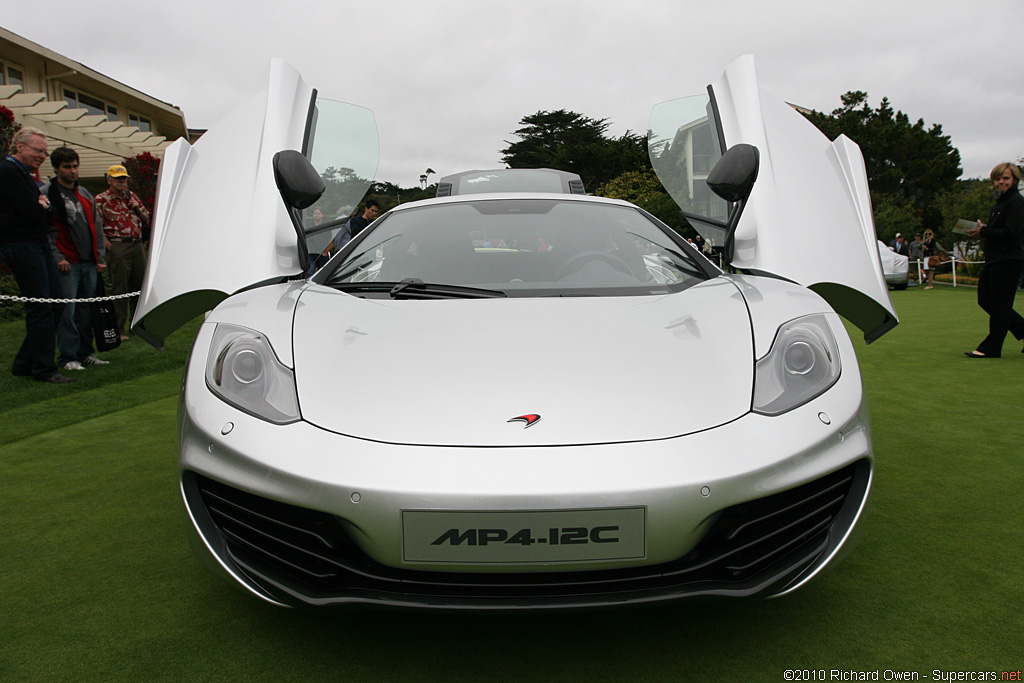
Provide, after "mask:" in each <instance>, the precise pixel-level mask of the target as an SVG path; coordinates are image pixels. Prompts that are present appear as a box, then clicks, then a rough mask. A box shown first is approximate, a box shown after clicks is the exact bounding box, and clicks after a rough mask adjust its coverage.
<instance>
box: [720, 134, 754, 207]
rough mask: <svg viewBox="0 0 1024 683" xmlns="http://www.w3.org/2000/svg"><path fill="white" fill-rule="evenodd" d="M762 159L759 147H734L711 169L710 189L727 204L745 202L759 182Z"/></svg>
mask: <svg viewBox="0 0 1024 683" xmlns="http://www.w3.org/2000/svg"><path fill="white" fill-rule="evenodd" d="M760 159H761V154H760V153H759V152H758V151H757V147H754V146H753V145H747V144H739V145H733V146H732V147H730V148H729V150H728V151H727V152H726V153H725V154H723V155H722V158H721V159H719V160H718V163H716V164H715V167H714V168H713V169H711V173H710V174H709V175H708V179H707V184H708V187H710V188H711V191H712V192H714V193H715V194H717V195H718V196H719V197H721V198H722V199H724V200H725V201H727V202H740V201H743V200H745V199H746V198H747V197H749V196H750V190H751V189H753V187H754V181H755V180H757V171H758V168H759V166H760Z"/></svg>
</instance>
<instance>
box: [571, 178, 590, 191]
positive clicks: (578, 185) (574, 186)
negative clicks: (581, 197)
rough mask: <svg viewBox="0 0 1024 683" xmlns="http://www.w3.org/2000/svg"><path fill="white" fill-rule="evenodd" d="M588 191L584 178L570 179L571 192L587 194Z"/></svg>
mask: <svg viewBox="0 0 1024 683" xmlns="http://www.w3.org/2000/svg"><path fill="white" fill-rule="evenodd" d="M586 193H587V191H586V189H584V187H583V181H582V180H570V181H569V194H586Z"/></svg>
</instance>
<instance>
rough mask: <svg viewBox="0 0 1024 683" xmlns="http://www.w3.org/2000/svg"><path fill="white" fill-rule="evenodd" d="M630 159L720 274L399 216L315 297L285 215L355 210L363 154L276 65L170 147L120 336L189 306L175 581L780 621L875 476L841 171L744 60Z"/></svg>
mask: <svg viewBox="0 0 1024 683" xmlns="http://www.w3.org/2000/svg"><path fill="white" fill-rule="evenodd" d="M650 143H651V156H652V163H653V164H654V166H655V168H656V170H657V171H658V173H659V175H660V177H661V178H662V182H663V183H664V184H665V185H666V187H667V188H668V190H669V191H670V193H671V194H672V195H673V197H674V198H675V199H676V201H677V203H679V205H680V209H681V210H682V211H683V212H684V213H685V214H686V216H687V218H688V219H689V220H690V221H691V223H692V224H693V225H695V226H696V227H697V228H698V229H699V230H700V231H701V232H703V233H704V235H705V237H707V238H710V239H714V240H715V243H716V244H724V245H725V252H724V256H725V258H726V261H727V263H729V264H730V265H731V267H730V272H725V271H723V270H720V269H719V268H718V267H716V266H714V265H712V264H711V263H710V262H709V261H708V260H707V259H705V258H703V257H702V256H700V255H699V254H698V253H697V252H696V250H695V249H694V248H693V247H692V246H691V245H689V244H688V243H687V242H686V240H684V239H682V238H681V237H680V236H679V235H678V234H677V233H676V232H674V231H673V230H672V229H671V228H669V227H668V226H666V225H664V224H663V223H661V222H660V221H659V220H657V219H656V218H654V217H653V216H651V215H650V214H648V213H646V212H645V211H643V210H642V209H640V208H638V207H636V206H633V205H632V204H629V203H627V202H623V201H619V200H612V199H605V198H601V197H593V196H587V195H581V194H575V193H572V192H565V191H564V188H562V187H561V186H560V185H559V186H558V187H557V188H555V190H553V191H552V192H543V191H537V190H536V189H532V190H531V191H529V192H497V193H493V192H492V193H485V194H477V193H468V194H465V193H461V192H453V195H454V196H449V197H439V198H435V199H429V200H425V201H420V202H413V203H408V204H402V205H399V206H397V207H395V208H394V209H392V210H390V211H388V212H387V213H385V214H384V215H383V216H381V217H380V218H379V219H377V220H376V221H375V222H374V223H373V224H372V225H370V226H368V227H367V228H365V229H363V230H362V231H361V232H360V233H359V234H358V235H357V236H356V237H355V238H354V239H353V240H352V241H351V242H350V243H349V244H347V245H346V246H345V247H344V248H343V249H341V251H340V252H339V253H337V254H336V255H335V256H334V257H333V258H332V259H331V260H330V261H329V262H328V263H327V264H326V265H325V266H324V267H323V268H321V269H320V270H319V271H317V272H316V273H315V274H314V275H313V276H312V277H309V278H306V277H304V276H303V272H304V271H305V270H306V266H307V264H308V253H307V252H308V249H307V246H306V243H307V240H308V238H309V237H310V234H311V232H312V231H313V230H316V231H323V230H329V229H331V225H330V224H325V225H322V226H316V227H314V228H307V227H305V226H307V225H308V221H307V215H306V214H307V213H308V212H310V211H311V210H312V209H311V207H312V206H313V204H314V202H316V201H317V199H318V198H319V197H321V196H322V195H324V193H325V192H328V193H332V192H333V193H335V194H332V195H331V197H332V198H331V202H332V203H335V204H338V205H340V204H342V203H343V202H342V200H341V199H339V193H341V194H344V193H348V195H347V196H346V197H345V202H344V203H348V204H355V203H356V201H352V200H351V197H352V196H355V195H356V194H357V193H358V194H359V195H360V196H361V194H362V192H363V191H364V190H365V185H363V186H362V187H359V186H358V185H359V182H361V181H365V183H367V184H368V183H369V179H371V178H372V177H373V174H374V172H375V167H376V131H375V127H374V125H373V117H372V115H371V114H370V113H369V112H368V111H367V110H365V109H360V108H358V107H353V106H351V105H345V104H342V103H337V102H331V101H328V100H326V99H324V98H321V97H320V96H319V94H318V93H317V92H316V91H315V90H313V89H312V88H310V87H309V86H307V85H306V84H305V83H303V81H302V79H301V78H300V77H299V75H298V73H296V72H295V71H294V70H293V69H292V68H291V67H289V66H288V65H286V64H285V63H283V62H280V61H275V62H274V63H273V65H272V68H271V78H270V85H269V87H268V89H267V90H266V91H265V92H263V93H261V94H260V95H258V96H256V97H254V98H253V99H252V100H250V101H248V102H246V103H245V104H244V105H243V106H242V107H240V108H239V109H238V110H237V111H236V112H235V113H233V114H232V115H230V116H229V117H228V118H227V119H226V120H225V121H223V122H222V123H221V124H219V125H215V126H214V127H212V128H211V129H210V131H209V132H208V133H207V134H205V135H204V136H203V137H202V138H201V139H200V140H199V141H198V142H197V143H196V144H195V146H194V147H193V146H190V145H189V144H188V143H187V142H185V141H182V140H179V141H178V142H176V143H174V144H173V145H172V146H171V147H169V148H168V150H167V152H166V154H165V157H164V160H163V165H162V167H161V173H160V186H159V191H158V206H159V209H158V211H157V213H156V216H157V219H156V222H155V225H154V229H153V239H152V250H151V256H150V260H149V267H148V271H147V274H146V281H145V285H144V287H143V290H144V291H143V294H142V297H141V301H140V304H139V312H138V315H137V316H136V319H135V321H134V329H135V331H136V332H138V333H139V334H140V335H141V336H144V337H145V338H146V339H148V340H149V341H151V342H152V343H154V344H156V345H160V344H162V340H163V339H164V338H165V337H166V335H167V334H169V333H170V332H171V331H173V330H174V329H176V328H177V327H179V326H181V325H182V324H184V323H185V322H187V321H189V320H191V319H193V318H194V317H195V316H197V315H199V314H201V313H203V312H204V311H208V315H207V317H206V318H205V320H204V321H203V323H202V325H201V327H200V329H199V332H198V335H197V337H196V340H195V343H194V345H193V348H192V351H191V357H190V360H189V362H188V366H187V368H186V370H185V377H184V382H183V388H182V395H181V407H180V411H179V425H178V437H179V444H180V465H179V475H180V476H179V486H180V491H181V496H182V500H183V502H184V506H185V510H186V512H187V515H188V519H189V520H190V522H189V528H190V533H191V537H192V541H193V544H194V548H195V551H196V553H197V554H198V555H199V557H200V558H201V559H202V560H203V561H204V562H205V563H206V564H207V565H208V566H209V567H210V568H211V569H212V570H213V571H214V572H216V573H218V574H221V575H223V576H225V577H227V578H228V579H229V580H231V581H232V582H234V583H236V584H237V585H239V586H241V587H242V588H243V589H245V590H247V591H249V592H250V593H251V594H253V595H255V596H258V597H259V598H260V599H262V600H265V601H267V602H270V603H273V604H277V605H290V606H305V607H330V606H338V605H345V604H348V603H377V604H387V605H399V606H407V607H425V608H446V609H532V608H569V607H583V606H600V605H619V604H624V603H642V602H651V601H659V600H675V599H684V598H697V597H708V596H728V597H743V596H775V595H781V594H785V593H788V592H790V591H793V590H795V589H796V588H798V587H800V586H802V585H804V584H805V583H806V582H807V581H809V580H811V579H812V578H813V577H815V576H817V575H818V574H819V573H820V572H821V571H822V570H823V569H824V568H825V567H826V566H828V565H829V564H831V563H832V562H834V561H835V560H836V559H837V558H838V557H839V556H840V555H841V554H842V553H843V552H844V551H845V550H847V549H848V548H849V546H850V539H851V537H852V536H853V535H854V532H855V529H856V528H857V526H858V522H859V521H860V519H861V517H862V513H863V511H864V508H865V505H866V501H867V498H868V492H869V490H870V487H871V479H872V472H873V469H874V466H873V464H874V453H873V450H872V446H871V438H870V429H869V423H868V410H867V406H866V404H865V402H864V389H863V386H862V384H861V378H860V372H859V370H858V365H857V357H856V354H855V352H854V346H853V343H852V342H851V340H850V337H849V336H848V334H847V332H846V328H845V327H844V324H843V321H842V320H841V319H840V317H839V315H840V314H842V315H843V316H845V317H846V318H848V319H849V320H850V321H852V322H853V323H854V324H855V325H857V326H858V327H859V328H860V329H861V330H862V331H863V332H864V335H865V339H866V340H867V341H869V342H870V341H872V340H874V339H876V338H878V337H879V336H881V335H882V334H884V333H885V332H886V331H888V330H889V329H891V328H892V327H893V326H895V325H896V323H897V319H896V315H895V312H894V310H893V307H892V302H891V301H890V299H889V294H888V290H887V288H886V285H885V280H884V279H883V277H882V271H881V268H880V266H879V260H878V255H877V253H876V247H875V244H874V226H873V224H872V220H871V206H870V200H869V197H868V190H867V181H866V175H865V172H864V166H863V159H862V157H861V154H860V150H859V149H858V148H857V146H856V145H854V144H853V143H852V142H851V141H850V140H848V139H847V138H845V137H842V136H841V137H840V138H838V139H837V140H836V141H834V142H830V141H829V140H828V139H827V138H825V137H824V136H823V135H822V134H821V133H819V132H818V131H817V130H816V129H815V128H814V127H813V126H812V125H811V124H810V123H808V122H807V121H806V120H805V119H804V118H803V117H802V116H801V115H800V114H798V113H797V112H795V111H794V110H793V109H792V108H791V107H789V106H788V105H786V104H785V102H784V101H783V100H781V99H778V98H776V97H774V96H772V95H770V94H768V93H767V92H764V91H762V90H761V89H760V88H759V87H758V85H757V79H756V76H755V70H754V64H753V60H752V59H751V58H749V57H748V58H742V59H740V60H738V61H737V62H736V63H734V64H733V65H732V66H730V67H729V69H728V70H727V71H726V73H725V74H724V75H723V77H722V79H721V80H719V81H718V82H716V83H714V84H713V85H711V86H709V88H708V92H707V93H704V94H700V95H697V96H695V97H691V98H685V99H683V100H676V101H673V102H668V103H665V104H663V105H659V106H658V107H656V108H655V110H654V112H653V113H652V125H651V139H650ZM337 169H346V174H345V180H344V182H342V184H341V185H338V184H337V182H340V181H338V178H339V177H340V176H339V175H338V174H337V173H336V171H337ZM349 171H350V173H349ZM325 178H328V179H329V180H330V183H331V184H330V187H329V188H328V189H325V180H324V179H325ZM344 183H350V184H351V186H349V185H345V184H344ZM324 196H326V195H324ZM225 197H230V198H231V206H232V210H231V211H228V212H225V211H223V206H224V198H225ZM823 239H825V240H827V241H828V242H829V243H830V244H832V245H833V248H834V251H835V252H836V253H840V254H842V255H843V258H842V259H839V260H838V261H833V262H825V261H823V260H822V259H820V258H819V253H818V252H819V249H818V245H820V244H821V242H822V240H823Z"/></svg>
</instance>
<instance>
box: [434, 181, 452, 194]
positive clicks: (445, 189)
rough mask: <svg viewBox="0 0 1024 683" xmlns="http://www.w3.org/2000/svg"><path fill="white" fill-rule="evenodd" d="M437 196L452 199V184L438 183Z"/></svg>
mask: <svg viewBox="0 0 1024 683" xmlns="http://www.w3.org/2000/svg"><path fill="white" fill-rule="evenodd" d="M437 196H438V197H451V196H452V184H451V183H438V184H437Z"/></svg>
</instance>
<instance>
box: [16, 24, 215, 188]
mask: <svg viewBox="0 0 1024 683" xmlns="http://www.w3.org/2000/svg"><path fill="white" fill-rule="evenodd" d="M0 106H4V107H7V108H8V109H10V110H11V111H12V112H13V113H14V119H15V121H16V122H17V123H20V124H21V125H23V126H32V127H34V128H39V129H40V130H42V131H43V132H44V133H45V134H46V137H47V140H48V142H49V148H50V149H51V150H53V149H54V148H56V147H60V146H62V145H67V146H68V147H72V148H74V149H75V150H76V151H77V152H78V154H79V157H80V158H81V166H80V171H79V175H80V177H81V179H82V182H83V184H85V185H86V186H89V185H94V186H99V187H100V189H105V188H106V183H104V182H102V179H103V175H104V173H105V171H106V170H107V168H108V167H109V166H111V165H112V164H120V163H122V160H123V159H125V158H126V157H132V156H135V155H138V154H141V153H143V152H149V153H150V154H153V155H154V156H156V157H162V156H163V151H164V149H166V148H167V146H168V145H170V144H171V143H172V142H174V141H175V140H177V139H178V138H180V137H182V138H185V139H194V138H195V137H198V134H197V133H198V132H193V134H192V136H190V131H189V129H188V127H187V126H186V125H185V115H184V113H182V111H181V110H180V109H178V107H176V106H174V105H172V104H168V103H167V102H162V101H160V100H158V99H156V98H155V97H151V96H149V95H147V94H146V93H144V92H141V91H139V90H136V89H135V88H132V87H130V86H127V85H125V84H123V83H119V82H118V81H116V80H114V79H112V78H110V77H108V76H105V75H103V74H101V73H99V72H98V71H94V70H93V69H90V68H89V67H87V66H85V65H84V64H80V63H78V62H76V61H74V60H72V59H69V58H67V57H65V56H63V55H60V54H58V53H56V52H54V51H52V50H49V49H47V48H45V47H43V46H41V45H38V44H36V43H33V42H32V41H30V40H27V39H26V38H22V37H21V36H19V35H17V34H15V33H12V32H11V31H8V30H6V29H4V28H0ZM6 151H7V150H4V152H5V153H6ZM40 170H41V171H42V172H44V173H48V172H49V171H50V169H49V168H47V167H46V165H45V164H44V168H43V169H40Z"/></svg>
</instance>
